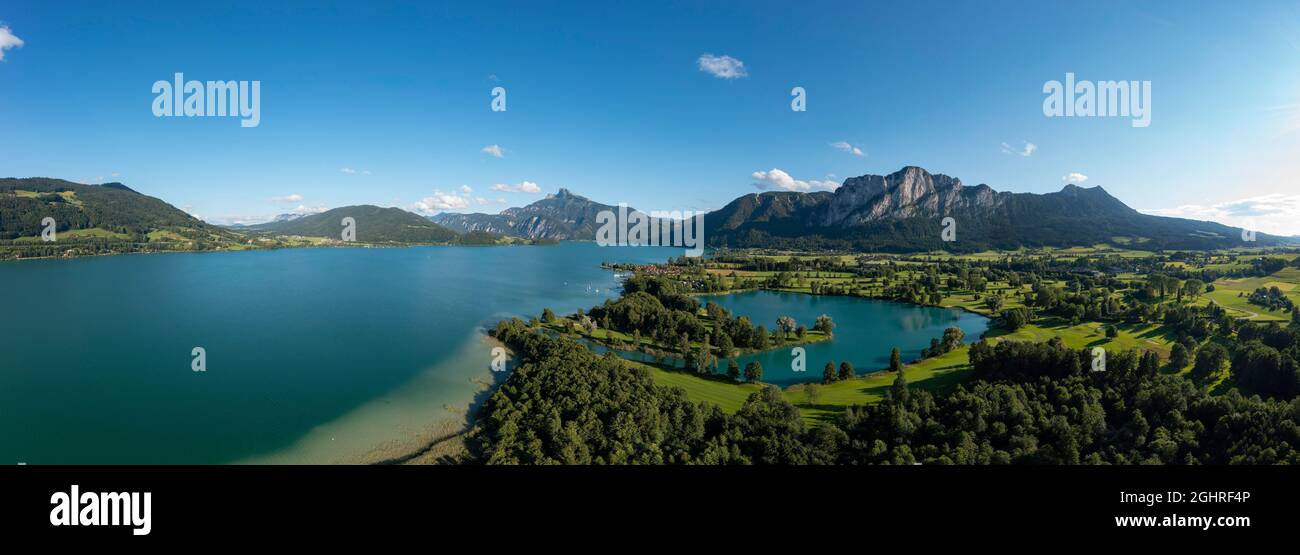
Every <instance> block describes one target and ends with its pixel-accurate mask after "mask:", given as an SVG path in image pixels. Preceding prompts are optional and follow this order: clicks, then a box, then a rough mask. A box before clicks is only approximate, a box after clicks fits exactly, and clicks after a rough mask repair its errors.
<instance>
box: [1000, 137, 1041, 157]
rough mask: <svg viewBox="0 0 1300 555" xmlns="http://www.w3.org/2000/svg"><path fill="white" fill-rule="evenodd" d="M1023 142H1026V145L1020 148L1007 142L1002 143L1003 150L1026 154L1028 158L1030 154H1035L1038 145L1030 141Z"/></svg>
mask: <svg viewBox="0 0 1300 555" xmlns="http://www.w3.org/2000/svg"><path fill="white" fill-rule="evenodd" d="M1023 142H1024V146H1022V147H1020V148H1014V147H1012V146H1011V145H1009V144H1007V143H1002V152H1003V153H1004V154H1019V155H1020V156H1024V157H1026V158H1028V157H1030V156H1033V155H1034V153H1035V152H1037V151H1038V145H1036V144H1034V143H1031V142H1029V141H1023Z"/></svg>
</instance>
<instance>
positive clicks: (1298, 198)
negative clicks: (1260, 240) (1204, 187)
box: [1138, 193, 1300, 235]
mask: <svg viewBox="0 0 1300 555" xmlns="http://www.w3.org/2000/svg"><path fill="white" fill-rule="evenodd" d="M1138 211H1139V212H1142V213H1143V214H1153V215H1156V216H1172V217H1175V218H1191V219H1194V220H1210V221H1215V222H1219V223H1221V224H1225V225H1230V226H1236V227H1244V228H1246V229H1252V230H1256V231H1262V232H1264V233H1273V234H1277V235H1300V195H1285V194H1282V193H1273V194H1268V195H1262V196H1256V197H1249V198H1243V199H1240V200H1233V201H1228V202H1221V203H1218V204H1210V205H1200V204H1185V205H1182V206H1178V207H1175V208H1143V209H1140V210H1138Z"/></svg>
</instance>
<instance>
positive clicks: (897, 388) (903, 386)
mask: <svg viewBox="0 0 1300 555" xmlns="http://www.w3.org/2000/svg"><path fill="white" fill-rule="evenodd" d="M889 394H890V396H891V397H893V398H894V401H895V402H898V403H906V402H907V397H908V392H907V378H904V377H903V371H902V370H899V372H898V375H897V376H894V385H892V386H890V388H889Z"/></svg>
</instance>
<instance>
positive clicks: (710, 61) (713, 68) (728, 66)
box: [696, 54, 749, 79]
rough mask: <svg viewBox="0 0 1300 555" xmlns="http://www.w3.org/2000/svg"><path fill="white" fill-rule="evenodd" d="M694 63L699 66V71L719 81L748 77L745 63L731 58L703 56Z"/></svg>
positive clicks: (711, 55)
mask: <svg viewBox="0 0 1300 555" xmlns="http://www.w3.org/2000/svg"><path fill="white" fill-rule="evenodd" d="M696 63H697V64H699V66H700V71H703V72H705V73H708V74H709V75H712V76H714V77H717V78H719V79H740V78H741V77H747V76H749V72H747V71H745V62H742V61H740V60H737V59H735V58H732V57H731V56H714V55H713V54H705V55H703V56H700V59H699V60H696Z"/></svg>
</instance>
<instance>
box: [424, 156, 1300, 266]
mask: <svg viewBox="0 0 1300 555" xmlns="http://www.w3.org/2000/svg"><path fill="white" fill-rule="evenodd" d="M614 209H616V207H613V206H610V205H605V204H600V203H597V202H593V201H591V200H589V199H587V198H584V197H581V196H578V195H575V194H573V193H572V192H570V191H568V190H566V189H561V190H560V192H559V193H557V194H555V195H550V196H547V198H545V199H543V200H540V201H538V202H535V203H533V204H530V205H528V206H524V207H521V208H511V209H509V210H506V211H503V212H501V213H500V214H451V213H444V214H439V215H437V216H433V217H432V220H433V221H434V222H437V223H440V224H442V225H445V226H447V227H449V228H451V229H453V230H456V231H469V230H487V231H492V232H494V233H501V234H505V235H514V236H519V237H527V238H554V239H577V240H590V239H593V238H594V237H595V229H596V227H597V226H596V225H595V214H596V213H598V212H599V211H601V210H614ZM949 217H951V218H952V219H953V222H954V224H955V228H954V230H955V237H956V240H955V241H952V242H946V241H944V240H943V234H942V231H943V229H944V225H943V220H944V218H949ZM704 221H705V237H706V239H707V242H708V244H709V245H710V246H714V247H722V246H729V247H756V248H788V249H819V248H821V249H824V248H836V249H848V250H858V251H880V252H917V251H930V250H948V251H955V252H975V251H983V250H989V249H1016V248H1020V247H1044V246H1051V247H1070V246H1091V245H1096V244H1103V243H1105V244H1112V245H1116V246H1124V247H1131V248H1142V249H1148V250H1155V249H1215V248H1230V247H1238V246H1243V245H1248V246H1270V245H1277V244H1281V243H1285V242H1290V241H1291V239H1287V238H1281V237H1276V236H1272V235H1267V234H1263V233H1257V234H1256V235H1255V241H1254V242H1253V243H1245V242H1244V241H1243V240H1242V231H1241V229H1240V228H1235V227H1230V226H1226V225H1223V224H1219V223H1215V222H1205V221H1198V220H1188V219H1181V218H1168V217H1162V216H1152V215H1148V214H1142V213H1140V212H1138V211H1137V210H1134V209H1132V208H1129V207H1128V206H1127V205H1125V204H1124V203H1123V202H1121V201H1120V200H1119V199H1116V198H1115V197H1113V196H1111V195H1110V194H1109V193H1107V192H1106V191H1105V190H1104V189H1102V188H1101V187H1088V188H1085V187H1079V186H1077V185H1067V186H1065V188H1063V189H1062V190H1060V191H1058V192H1054V193H1047V194H1034V193H1010V192H998V191H995V190H994V189H993V188H992V187H990V186H988V185H985V184H980V185H975V186H966V185H964V184H963V183H962V182H961V180H960V179H957V178H955V177H950V176H947V175H943V174H932V173H930V172H928V171H926V170H925V169H923V168H920V167H916V166H908V167H905V168H903V169H901V170H899V171H897V172H894V173H891V174H889V175H883V176H882V175H862V176H859V177H851V178H848V179H845V180H844V182H843V184H842V185H841V186H840V187H839V188H837V189H836V190H835V191H816V192H794V191H768V192H763V193H751V194H748V195H745V196H742V197H740V198H737V199H735V200H733V201H731V202H730V203H728V204H727V205H726V206H724V207H722V208H721V209H718V210H715V211H713V212H709V213H708V214H707V215H705V219H704Z"/></svg>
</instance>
